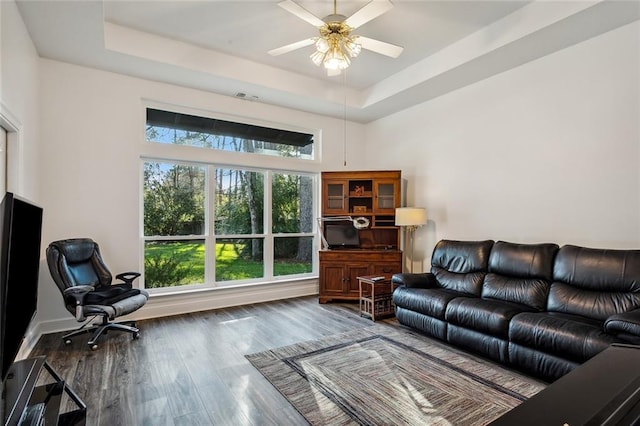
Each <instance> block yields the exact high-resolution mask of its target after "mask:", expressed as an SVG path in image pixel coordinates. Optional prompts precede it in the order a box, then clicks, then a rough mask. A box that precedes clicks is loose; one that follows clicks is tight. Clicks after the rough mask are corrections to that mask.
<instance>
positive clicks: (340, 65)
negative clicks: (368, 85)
mask: <svg viewBox="0 0 640 426" xmlns="http://www.w3.org/2000/svg"><path fill="white" fill-rule="evenodd" d="M323 64H324V67H325V68H326V69H328V70H344V69H347V68H348V67H349V65H351V61H350V60H349V57H348V56H347V55H345V54H344V52H343V51H342V49H340V47H339V46H334V47H333V48H332V49H331V50H329V52H327V54H326V56H325V58H324V62H323Z"/></svg>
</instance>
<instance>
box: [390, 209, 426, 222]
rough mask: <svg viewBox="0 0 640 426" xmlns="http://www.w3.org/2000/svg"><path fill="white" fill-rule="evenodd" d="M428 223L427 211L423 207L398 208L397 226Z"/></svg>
mask: <svg viewBox="0 0 640 426" xmlns="http://www.w3.org/2000/svg"><path fill="white" fill-rule="evenodd" d="M426 223H427V212H426V210H425V209H424V208H422V207H399V208H397V209H396V226H420V225H425V224H426Z"/></svg>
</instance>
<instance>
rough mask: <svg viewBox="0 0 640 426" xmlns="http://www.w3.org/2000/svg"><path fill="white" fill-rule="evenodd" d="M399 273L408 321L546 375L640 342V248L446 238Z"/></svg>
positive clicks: (400, 309) (397, 296)
mask: <svg viewBox="0 0 640 426" xmlns="http://www.w3.org/2000/svg"><path fill="white" fill-rule="evenodd" d="M431 262H432V266H431V272H429V273H420V274H407V273H403V274H395V275H394V276H393V281H394V282H395V283H396V284H399V287H398V288H396V290H395V291H394V293H393V301H394V303H395V305H396V317H397V319H398V321H399V322H400V323H401V324H403V325H406V326H409V327H412V328H415V329H418V330H420V331H421V332H423V333H426V334H428V335H430V336H433V337H436V338H438V339H441V340H444V341H446V342H448V343H450V344H452V345H455V346H458V347H461V348H464V349H466V350H469V351H472V352H475V353H478V354H481V355H483V356H485V357H488V358H491V359H493V360H495V361H498V362H501V363H504V364H507V365H510V366H512V367H515V368H517V369H519V370H521V371H525V372H527V373H529V374H532V375H534V376H537V377H540V378H542V379H544V380H547V381H554V380H555V379H557V378H559V377H561V376H563V375H564V374H566V373H568V372H569V371H571V370H572V369H573V368H575V367H577V366H578V365H580V364H581V363H583V362H585V361H587V360H588V359H589V358H591V357H593V356H594V355H596V354H598V353H599V352H601V351H603V350H604V349H606V348H607V347H608V346H609V345H610V344H612V343H631V344H640V250H604V249H593V248H585V247H577V246H572V245H567V246H563V247H561V248H560V247H558V245H556V244H550V243H546V244H514V243H509V242H504V241H499V242H494V241H490V240H488V241H452V240H442V241H440V242H439V243H438V244H437V245H436V247H435V249H434V252H433V256H432V260H431Z"/></svg>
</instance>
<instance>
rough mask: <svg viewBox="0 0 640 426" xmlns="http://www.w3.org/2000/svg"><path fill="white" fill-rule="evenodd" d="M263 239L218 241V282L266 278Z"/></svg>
mask: <svg viewBox="0 0 640 426" xmlns="http://www.w3.org/2000/svg"><path fill="white" fill-rule="evenodd" d="M263 243H264V241H263V239H262V238H241V239H219V240H217V241H216V281H231V280H245V279H250V278H261V277H263V276H264V261H263V245H264V244H263Z"/></svg>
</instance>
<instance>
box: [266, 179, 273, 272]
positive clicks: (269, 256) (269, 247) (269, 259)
mask: <svg viewBox="0 0 640 426" xmlns="http://www.w3.org/2000/svg"><path fill="white" fill-rule="evenodd" d="M272 182H273V172H271V171H267V172H266V174H265V179H264V222H265V223H264V230H265V238H264V276H265V278H268V279H271V278H273V259H274V256H273V249H274V241H273V206H272V204H271V203H272V200H273V192H272V190H271V188H272Z"/></svg>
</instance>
